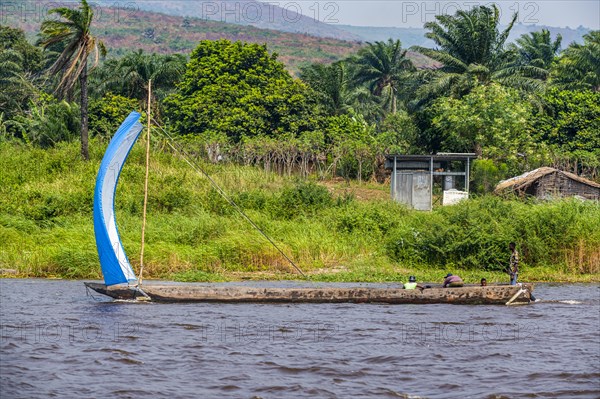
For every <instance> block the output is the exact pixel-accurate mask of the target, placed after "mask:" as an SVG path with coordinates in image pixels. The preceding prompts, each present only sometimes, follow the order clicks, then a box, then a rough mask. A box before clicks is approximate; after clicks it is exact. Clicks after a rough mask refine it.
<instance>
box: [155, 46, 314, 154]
mask: <svg viewBox="0 0 600 399" xmlns="http://www.w3.org/2000/svg"><path fill="white" fill-rule="evenodd" d="M177 89H178V90H177V92H176V93H174V94H172V95H171V96H169V97H168V98H167V99H166V100H165V101H164V105H165V113H166V116H167V117H168V118H169V122H170V124H171V127H172V128H173V129H174V130H175V131H177V132H178V133H179V134H181V135H187V134H202V135H207V136H210V137H214V138H220V139H230V140H231V141H233V142H234V143H237V142H239V141H241V140H242V138H244V137H249V138H252V137H255V136H265V137H279V136H282V135H289V136H292V137H295V136H299V135H301V134H302V133H304V132H307V131H312V130H314V129H315V128H316V127H317V125H316V123H317V120H316V119H315V118H314V117H313V114H314V113H315V111H318V107H317V104H316V103H315V102H314V101H313V100H312V99H311V96H310V92H309V91H308V90H306V88H305V86H304V84H302V83H301V82H299V81H296V80H294V79H293V78H292V77H291V76H290V74H289V73H287V71H286V70H285V69H284V66H283V64H281V63H280V62H277V60H276V56H275V55H269V53H268V52H267V48H266V46H261V45H257V44H247V43H241V42H235V43H231V42H229V41H227V40H218V41H202V42H200V44H199V45H198V47H197V48H196V49H195V50H194V51H193V52H192V54H191V56H190V61H189V63H188V65H187V69H186V71H185V74H184V75H183V77H182V79H181V81H180V82H179V84H178V85H177ZM317 116H318V115H317Z"/></svg>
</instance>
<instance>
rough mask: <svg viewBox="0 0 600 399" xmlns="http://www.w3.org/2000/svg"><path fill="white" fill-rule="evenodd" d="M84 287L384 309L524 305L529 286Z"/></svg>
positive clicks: (189, 298) (127, 293) (140, 295)
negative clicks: (380, 305) (379, 305)
mask: <svg viewBox="0 0 600 399" xmlns="http://www.w3.org/2000/svg"><path fill="white" fill-rule="evenodd" d="M85 285H86V287H88V288H90V289H92V290H94V291H96V292H98V293H100V294H103V295H107V296H109V297H111V298H114V299H124V300H135V299H144V298H145V299H146V300H148V299H150V300H152V301H155V302H234V303H235V302H237V303H253V302H256V303H344V302H350V303H389V304H432V303H449V304H464V305H480V304H486V305H504V304H507V302H509V301H510V302H511V303H512V304H527V303H529V302H531V293H532V291H533V284H529V283H523V284H520V285H516V286H514V285H489V286H486V287H480V286H465V287H449V288H441V287H432V288H425V289H423V290H421V289H414V290H405V289H402V288H400V287H377V286H364V285H360V286H343V287H337V286H333V287H332V286H325V287H324V286H314V287H310V286H301V287H257V286H246V285H197V284H148V285H146V284H144V285H143V287H142V288H143V289H142V290H139V289H137V288H135V287H130V286H124V285H113V286H106V285H104V284H100V283H87V282H86V283H85Z"/></svg>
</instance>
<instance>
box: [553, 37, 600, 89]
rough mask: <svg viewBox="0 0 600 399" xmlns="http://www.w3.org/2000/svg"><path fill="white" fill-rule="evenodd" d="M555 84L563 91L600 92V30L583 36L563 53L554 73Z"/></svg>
mask: <svg viewBox="0 0 600 399" xmlns="http://www.w3.org/2000/svg"><path fill="white" fill-rule="evenodd" d="M553 81H554V83H555V84H556V85H557V86H559V87H560V88H563V89H571V90H574V89H580V90H593V91H596V92H598V91H600V30H596V31H592V32H589V33H588V34H586V35H584V36H583V44H577V43H572V44H571V45H570V46H569V47H567V49H566V50H565V51H564V52H563V53H562V55H561V57H560V59H559V62H558V65H557V66H556V69H555V70H554V71H553Z"/></svg>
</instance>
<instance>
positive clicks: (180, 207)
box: [0, 140, 600, 283]
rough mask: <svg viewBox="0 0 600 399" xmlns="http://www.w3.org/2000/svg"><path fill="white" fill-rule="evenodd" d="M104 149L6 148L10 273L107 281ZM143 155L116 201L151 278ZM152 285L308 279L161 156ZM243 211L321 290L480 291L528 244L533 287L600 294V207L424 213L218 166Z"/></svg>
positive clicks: (328, 186)
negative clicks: (461, 285) (101, 225)
mask: <svg viewBox="0 0 600 399" xmlns="http://www.w3.org/2000/svg"><path fill="white" fill-rule="evenodd" d="M105 145H106V144H105V143H101V142H98V141H95V140H93V141H92V145H91V148H92V151H91V157H92V159H91V161H90V162H82V161H81V160H80V159H79V149H78V145H77V143H64V144H61V145H59V146H58V147H56V148H53V149H48V150H42V149H36V148H31V147H28V146H25V145H16V144H11V143H2V144H0V268H2V269H14V270H16V273H15V274H14V276H18V277H47V278H52V277H60V278H69V279H99V278H100V277H101V276H100V267H99V263H98V255H97V253H96V247H95V241H94V232H93V221H92V201H93V198H92V195H93V189H94V182H95V177H96V173H97V169H98V165H99V162H100V159H101V157H102V154H103V151H104V146H105ZM144 159H145V158H144V153H143V150H142V149H141V147H137V146H136V147H135V148H134V150H133V151H132V153H131V155H130V159H129V160H128V163H127V165H126V167H125V168H124V170H123V173H122V176H121V180H120V183H119V187H118V190H117V200H116V214H117V221H118V225H119V231H120V235H121V238H122V240H123V244H124V247H125V249H126V251H127V255H128V257H129V259H130V261H131V263H132V266H133V267H134V270H137V269H138V268H139V252H140V240H141V212H142V201H143V191H142V190H143V189H142V187H143V177H144ZM151 159H152V162H151V168H150V170H151V173H150V187H151V188H150V196H149V201H150V202H149V213H148V224H147V236H146V252H145V269H144V276H145V277H146V278H157V279H164V280H177V281H235V280H242V279H256V280H257V279H270V280H279V279H294V278H299V277H300V276H299V275H298V274H296V273H295V271H294V269H293V267H292V266H291V265H290V264H289V263H288V262H287V261H286V259H285V258H283V256H281V254H280V253H278V252H277V250H276V249H274V248H273V246H272V245H271V244H269V243H268V242H267V241H266V240H265V239H264V237H262V236H261V235H260V233H258V232H257V231H256V230H255V229H253V228H252V227H251V226H250V225H249V224H248V223H247V222H246V221H245V220H244V219H243V218H242V217H241V216H240V215H239V214H237V213H236V212H235V210H234V209H232V208H231V206H230V205H229V204H227V202H226V201H224V200H223V199H222V198H221V197H220V196H219V195H218V194H217V193H216V191H215V190H213V189H211V187H210V185H209V183H208V181H207V180H206V179H204V178H202V177H201V176H198V175H196V174H194V173H193V172H191V171H190V170H189V167H187V165H186V164H185V163H184V162H183V161H181V160H179V159H178V158H176V157H174V156H173V155H171V154H169V153H165V152H159V151H156V152H155V153H154V154H152V157H151ZM206 168H207V169H208V172H209V173H210V174H211V175H212V176H213V178H214V179H215V180H216V181H217V182H218V183H219V184H220V185H221V186H222V187H223V188H224V190H225V191H226V192H228V193H229V194H230V195H231V197H232V198H233V199H234V200H235V201H236V203H238V204H239V206H240V207H241V208H243V209H244V211H245V212H246V213H247V214H248V215H249V216H250V217H251V218H252V219H253V220H254V221H255V222H256V223H257V224H258V225H259V226H260V227H261V228H262V229H263V230H264V231H265V232H266V233H267V234H268V235H269V236H270V237H271V238H272V239H273V240H274V241H275V242H276V243H277V244H278V246H279V247H280V248H281V249H282V250H283V251H284V252H285V253H286V254H288V255H289V256H290V257H291V259H293V260H294V262H295V263H296V264H297V265H298V266H299V267H300V268H301V269H302V270H303V271H304V272H305V273H306V274H307V275H308V276H309V277H310V278H311V279H312V280H315V281H365V282H389V281H405V280H406V279H407V278H408V276H410V275H415V276H417V279H418V280H419V281H440V279H441V278H442V277H443V276H444V275H445V274H446V273H448V272H452V273H455V274H459V275H461V276H463V277H464V278H465V280H466V281H467V282H469V283H477V282H479V280H480V279H481V278H482V277H486V278H487V279H488V281H489V282H496V281H497V282H505V281H507V275H506V274H504V273H502V269H503V268H504V267H505V265H506V263H507V260H508V256H509V252H508V249H507V243H508V242H510V241H515V242H517V245H518V249H519V251H520V254H521V262H522V264H521V274H520V280H522V281H545V282H549V281H555V282H597V281H599V280H600V278H599V275H600V204H598V203H597V202H596V203H594V202H581V201H578V200H563V201H553V202H534V201H528V202H523V201H519V200H505V199H500V198H497V197H493V196H484V197H480V198H474V199H471V200H469V201H467V202H464V203H461V204H459V205H456V206H451V207H443V208H442V207H437V208H435V209H434V211H433V212H417V211H412V210H409V209H406V208H405V207H403V206H402V205H399V204H396V203H393V202H392V201H390V200H389V199H387V198H386V197H387V196H388V194H387V193H388V192H389V191H388V190H389V187H388V186H387V185H379V184H375V183H363V184H357V183H353V182H351V183H346V182H343V181H328V182H321V181H316V180H312V181H311V180H310V179H309V180H298V179H296V178H294V177H287V176H281V175H278V174H275V173H267V172H265V171H263V170H260V169H257V168H252V167H240V166H236V165H230V164H218V165H206Z"/></svg>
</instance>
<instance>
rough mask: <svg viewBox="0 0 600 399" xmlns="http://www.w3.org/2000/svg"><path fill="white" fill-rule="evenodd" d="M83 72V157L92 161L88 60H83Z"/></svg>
mask: <svg viewBox="0 0 600 399" xmlns="http://www.w3.org/2000/svg"><path fill="white" fill-rule="evenodd" d="M83 63H84V65H83V70H82V72H81V75H79V84H80V86H81V156H82V157H83V159H84V160H86V161H88V160H89V159H90V154H89V151H88V90H87V58H85V59H84V60H83Z"/></svg>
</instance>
